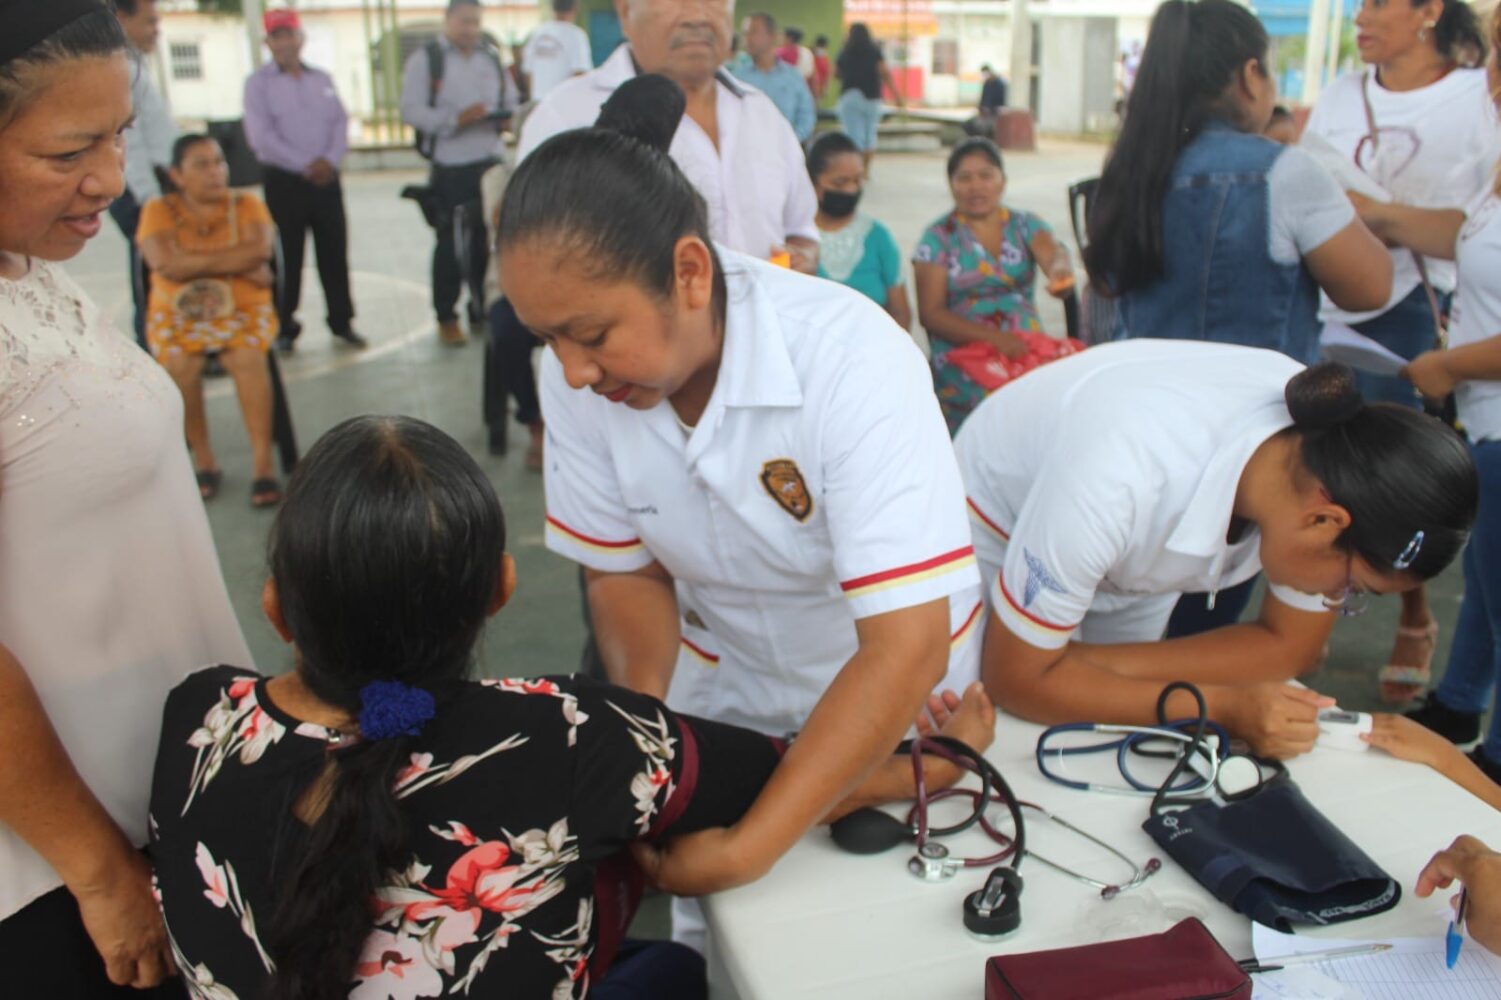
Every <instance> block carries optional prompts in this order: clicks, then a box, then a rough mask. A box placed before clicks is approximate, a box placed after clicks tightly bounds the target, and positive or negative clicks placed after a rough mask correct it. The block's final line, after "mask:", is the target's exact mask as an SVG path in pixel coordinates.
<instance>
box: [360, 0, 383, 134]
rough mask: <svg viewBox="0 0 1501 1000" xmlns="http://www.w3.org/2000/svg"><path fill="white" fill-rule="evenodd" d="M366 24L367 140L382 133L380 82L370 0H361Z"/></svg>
mask: <svg viewBox="0 0 1501 1000" xmlns="http://www.w3.org/2000/svg"><path fill="white" fill-rule="evenodd" d="M360 19H361V20H362V21H363V22H364V25H365V72H366V73H367V74H368V75H369V77H370V113H369V114H367V115H365V128H364V132H365V141H367V142H368V141H370V140H371V139H374V138H376V137H378V136H379V135H380V83H379V82H378V79H377V76H376V72H375V33H374V32H373V31H371V30H370V0H360Z"/></svg>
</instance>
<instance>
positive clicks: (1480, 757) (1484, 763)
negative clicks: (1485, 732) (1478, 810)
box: [1469, 743, 1501, 785]
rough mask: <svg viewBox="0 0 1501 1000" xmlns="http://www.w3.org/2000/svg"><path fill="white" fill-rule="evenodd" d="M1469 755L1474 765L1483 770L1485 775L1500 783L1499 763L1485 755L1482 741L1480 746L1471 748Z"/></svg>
mask: <svg viewBox="0 0 1501 1000" xmlns="http://www.w3.org/2000/svg"><path fill="white" fill-rule="evenodd" d="M1469 756H1470V759H1471V760H1472V761H1474V762H1475V766H1476V767H1478V768H1480V770H1482V771H1484V772H1485V776H1486V777H1487V778H1490V779H1491V780H1492V781H1494V782H1495V783H1496V784H1498V785H1501V764H1497V763H1496V762H1495V761H1493V760H1491V759H1490V758H1489V757H1487V756H1486V755H1485V744H1484V743H1482V744H1480V746H1478V747H1476V748H1475V749H1474V750H1471V751H1470V754H1469Z"/></svg>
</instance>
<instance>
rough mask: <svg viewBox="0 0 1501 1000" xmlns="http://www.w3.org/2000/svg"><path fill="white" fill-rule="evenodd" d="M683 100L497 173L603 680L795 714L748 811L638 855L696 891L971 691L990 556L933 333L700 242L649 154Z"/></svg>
mask: <svg viewBox="0 0 1501 1000" xmlns="http://www.w3.org/2000/svg"><path fill="white" fill-rule="evenodd" d="M681 114H682V96H681V92H680V91H678V90H677V88H676V87H675V86H674V85H673V84H671V83H670V82H669V81H667V80H665V79H664V78H662V77H655V76H645V77H638V78H636V79H635V80H632V81H630V82H628V83H626V84H624V85H623V86H622V87H621V88H620V90H618V91H617V92H616V94H615V95H614V96H613V97H612V98H611V100H610V102H609V103H607V104H606V106H605V108H604V114H603V115H602V118H601V121H602V122H605V121H609V122H612V123H614V124H618V127H619V128H620V131H614V130H609V129H602V128H594V129H581V130H577V131H573V132H568V133H564V134H562V135H559V136H556V137H554V138H553V139H551V140H549V141H548V142H546V143H544V144H543V145H542V146H541V147H539V148H538V149H537V150H536V151H535V152H534V153H532V154H531V156H529V157H528V158H527V159H526V160H525V161H524V162H523V164H522V165H521V167H520V168H519V169H518V170H517V171H516V173H515V174H514V175H513V177H512V178H511V181H510V184H509V187H508V189H507V191H506V197H505V202H504V205H503V207H502V210H501V222H500V233H501V239H500V246H499V251H500V269H501V280H502V283H503V284H504V286H505V292H506V295H507V297H509V298H510V300H511V302H512V303H514V305H515V307H516V312H517V315H518V316H519V317H520V318H521V320H522V322H524V323H525V324H526V325H527V326H528V327H529V328H530V329H532V330H533V331H534V332H536V334H537V335H538V336H539V337H541V338H542V339H543V340H544V341H545V342H547V344H548V345H549V346H551V347H552V350H551V351H549V352H547V353H546V354H545V355H544V362H543V367H542V372H541V378H540V389H541V395H542V403H543V410H544V413H545V417H546V423H547V435H548V436H547V447H546V455H547V462H546V476H547V479H546V489H547V543H548V546H549V548H551V549H552V550H553V551H555V552H558V553H561V554H563V555H565V556H567V557H569V558H572V559H574V560H576V561H578V562H579V563H581V564H583V566H584V567H585V568H586V571H587V572H586V579H587V581H588V582H587V593H588V600H589V606H590V611H591V614H592V617H593V621H594V627H595V634H596V636H597V639H598V643H599V648H600V653H601V655H602V657H603V659H604V661H605V665H606V668H607V670H608V671H609V674H610V677H611V679H612V680H614V681H616V682H619V683H624V684H626V685H628V686H630V687H633V688H635V689H637V690H641V691H646V692H649V693H652V694H656V695H659V696H660V695H664V694H668V689H669V685H670V686H671V693H670V695H669V696H668V700H669V703H670V704H672V705H673V707H674V708H676V709H678V710H681V711H685V712H690V713H698V714H701V715H704V716H707V717H709V718H712V719H719V720H723V721H733V722H736V723H738V724H741V725H745V726H750V727H754V728H757V729H760V730H762V731H764V732H768V733H771V734H774V735H783V734H785V733H788V732H790V731H793V730H797V731H799V735H798V737H797V739H796V741H795V742H794V743H793V744H792V745H791V747H790V749H789V750H788V752H787V755H786V758H785V760H784V762H783V764H782V766H781V767H780V768H779V769H778V771H777V773H776V775H774V776H773V778H772V780H771V782H770V783H769V784H768V785H767V786H766V790H765V791H764V792H763V793H762V795H761V797H760V799H759V800H758V801H757V803H756V804H755V806H754V807H753V808H752V809H751V810H750V812H749V813H748V814H747V815H746V816H745V818H744V819H743V820H742V821H741V822H740V823H739V824H737V826H736V827H734V828H732V829H730V830H726V831H719V832H715V833H709V834H704V835H697V836H696V837H694V838H687V839H686V840H680V841H678V842H676V843H675V844H674V846H673V848H672V849H671V850H670V851H669V852H668V853H667V854H666V855H661V856H655V857H653V858H651V859H648V864H649V867H650V868H651V869H652V870H653V871H654V873H655V874H656V876H657V878H658V881H659V883H660V884H661V885H663V887H664V888H668V889H670V890H672V891H676V892H679V893H680V894H685V895H693V894H698V893H701V892H707V891H712V890H715V889H719V888H723V887H726V886H729V885H733V884H737V883H739V882H743V881H749V880H750V879H752V878H754V877H756V876H758V875H759V874H761V873H762V872H764V871H765V870H767V868H769V867H770V865H771V863H772V862H773V861H774V860H775V859H776V858H777V857H778V856H779V855H781V854H782V853H783V851H785V850H786V849H787V848H788V847H790V846H791V845H792V844H793V843H794V842H795V841H796V840H797V838H798V837H800V836H801V835H802V833H803V832H804V831H805V830H806V829H808V828H809V827H810V826H811V825H812V824H813V823H815V822H817V821H818V820H819V818H820V817H822V816H824V815H825V814H826V813H827V812H828V810H829V809H830V807H832V806H833V805H834V804H835V803H836V802H837V801H838V800H839V798H840V796H841V795H843V794H844V792H845V791H846V790H847V789H848V788H849V787H850V786H851V785H852V783H853V782H855V781H856V780H857V778H859V777H860V776H861V775H863V774H864V773H865V772H866V771H867V770H868V769H869V768H870V767H871V765H873V764H874V763H875V762H876V761H877V760H878V759H879V758H881V757H883V756H885V755H887V754H889V753H890V752H891V750H892V748H893V747H894V746H895V745H896V743H897V742H898V741H899V740H900V739H901V737H902V735H903V733H904V732H905V731H906V730H907V729H908V727H909V726H910V725H911V724H912V723H913V720H914V718H915V717H916V716H917V715H918V713H919V712H920V711H922V708H923V705H924V703H925V700H926V699H928V698H929V695H930V692H932V691H933V690H934V689H935V687H937V688H942V687H949V688H953V689H954V690H956V691H959V690H965V689H966V688H969V689H970V690H969V693H968V697H969V698H971V699H981V700H983V697H984V696H983V691H982V689H981V688H980V686H979V685H978V684H976V683H974V681H975V680H976V679H977V677H978V641H977V639H978V636H977V634H976V633H977V626H978V624H979V622H980V620H981V618H982V609H981V597H980V587H979V574H978V571H977V568H976V564H975V558H974V552H973V549H972V543H971V538H970V531H969V524H968V520H967V518H966V516H965V513H964V494H963V487H962V485H961V483H960V479H959V472H958V467H957V465H956V463H955V462H954V458H953V453H952V450H951V449H950V447H949V446H948V444H947V441H946V434H945V431H944V424H943V419H942V417H941V416H940V414H939V410H938V404H937V401H936V400H935V398H934V396H933V391H932V384H931V381H930V380H929V378H928V375H927V369H926V366H925V364H924V361H923V358H922V355H921V353H920V352H919V351H918V350H917V348H916V347H915V346H914V345H913V344H912V341H911V339H910V338H909V337H908V336H907V335H906V333H905V332H904V331H902V330H900V329H899V328H898V327H897V326H896V325H895V324H893V323H892V322H891V320H890V318H889V317H888V316H887V315H886V313H885V312H884V311H883V310H882V309H881V308H880V307H879V306H877V305H876V304H875V303H873V302H870V301H869V300H868V299H865V298H864V297H862V296H860V295H859V294H858V293H855V292H851V291H849V290H848V289H846V288H844V287H842V286H839V285H835V284H833V283H830V282H825V281H821V280H818V279H815V278H810V277H806V276H803V275H799V274H795V273H793V272H790V271H787V270H783V269H781V268H778V267H775V266H773V265H770V264H766V263H764V262H761V261H758V260H755V259H752V258H750V257H746V256H742V255H740V254H735V253H732V252H729V251H726V250H725V249H723V248H722V247H716V246H715V245H714V244H713V243H712V241H711V240H710V238H709V230H708V222H707V217H706V212H705V207H704V202H703V199H702V198H701V197H700V196H699V195H698V194H697V193H696V191H695V190H694V188H693V186H692V185H691V184H690V183H689V182H688V180H687V179H686V178H685V177H684V176H683V174H682V172H681V171H680V170H679V169H678V168H677V167H676V166H675V165H674V163H673V161H672V159H671V158H670V157H668V156H667V155H666V153H665V149H666V147H667V144H668V143H669V142H670V141H671V138H672V134H673V131H674V130H675V128H676V126H677V122H678V119H679V118H680V117H681ZM946 676H947V679H945V678H946ZM948 704H949V706H950V707H952V706H955V705H957V704H958V701H957V700H956V699H955V698H953V697H952V696H951V697H950V699H949V703H948ZM939 707H940V709H942V707H943V706H942V703H941V702H940V705H939ZM986 710H987V711H988V706H986Z"/></svg>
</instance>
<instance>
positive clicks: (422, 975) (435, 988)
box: [349, 930, 443, 1000]
mask: <svg viewBox="0 0 1501 1000" xmlns="http://www.w3.org/2000/svg"><path fill="white" fill-rule="evenodd" d="M354 975H355V978H356V979H357V980H358V982H357V983H356V985H355V987H354V988H353V989H352V990H350V991H349V1000H416V998H418V997H435V996H439V995H440V994H442V992H443V977H442V975H440V974H439V972H438V970H437V969H435V968H433V967H432V966H431V965H429V964H428V963H427V960H426V959H425V958H424V957H423V955H422V945H421V943H420V942H419V941H417V940H416V939H415V938H411V937H408V936H407V935H405V934H400V933H396V934H393V933H391V932H390V931H383V930H377V931H374V932H372V933H371V935H370V936H369V937H368V938H366V939H365V948H364V950H363V951H362V952H361V953H360V957H359V961H357V962H356V963H355V966H354Z"/></svg>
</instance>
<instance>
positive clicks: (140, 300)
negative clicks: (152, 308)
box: [109, 188, 151, 350]
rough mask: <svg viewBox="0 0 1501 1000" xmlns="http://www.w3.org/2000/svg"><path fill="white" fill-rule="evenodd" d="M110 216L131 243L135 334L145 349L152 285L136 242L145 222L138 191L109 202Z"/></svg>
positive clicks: (138, 342)
mask: <svg viewBox="0 0 1501 1000" xmlns="http://www.w3.org/2000/svg"><path fill="white" fill-rule="evenodd" d="M109 217H110V218H111V219H114V220H115V225H117V226H119V227H120V232H121V233H122V234H124V236H125V242H126V243H127V244H129V245H130V299H131V302H133V303H134V304H135V321H134V329H135V337H136V343H137V344H140V345H141V349H142V350H148V348H147V347H146V289H148V288H150V287H151V275H150V273H149V272H148V271H147V270H146V262H145V261H143V260H141V248H140V247H138V246H136V229H138V228H139V227H140V224H141V206H140V204H139V203H138V202H137V201H136V199H135V195H133V194H131V193H130V188H126V189H125V191H124V193H122V194H121V195H120V197H118V198H116V199H115V200H114V201H112V202H110V203H109ZM137 274H140V275H141V280H140V281H137V280H136V275H137Z"/></svg>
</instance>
